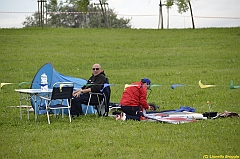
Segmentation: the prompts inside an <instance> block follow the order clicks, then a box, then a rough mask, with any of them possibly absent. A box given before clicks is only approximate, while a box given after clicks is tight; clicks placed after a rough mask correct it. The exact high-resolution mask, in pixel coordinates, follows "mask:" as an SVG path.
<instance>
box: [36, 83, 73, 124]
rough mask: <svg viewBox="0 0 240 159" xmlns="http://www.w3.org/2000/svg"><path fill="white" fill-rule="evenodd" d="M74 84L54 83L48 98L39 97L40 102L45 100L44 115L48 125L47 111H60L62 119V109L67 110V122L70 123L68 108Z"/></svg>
mask: <svg viewBox="0 0 240 159" xmlns="http://www.w3.org/2000/svg"><path fill="white" fill-rule="evenodd" d="M73 87H74V83H73V82H56V83H55V84H54V85H53V90H52V93H51V95H50V97H43V96H40V99H41V100H45V103H46V113H47V118H48V124H50V118H49V111H51V110H55V113H56V112H57V110H58V113H59V112H60V110H62V112H61V113H62V118H63V117H64V109H67V111H68V116H69V120H70V122H71V115H70V108H71V101H72V92H73Z"/></svg>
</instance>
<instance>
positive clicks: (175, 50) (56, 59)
mask: <svg viewBox="0 0 240 159" xmlns="http://www.w3.org/2000/svg"><path fill="white" fill-rule="evenodd" d="M239 50H240V28H218V29H216V28H209V29H195V30H192V29H173V30H146V29H145V30H137V29H132V30H130V29H109V30H107V29H63V28H59V29H51V28H45V29H40V28H32V29H0V55H1V56H0V61H1V64H0V66H1V67H0V71H1V74H0V81H1V83H2V82H9V83H14V84H12V85H5V86H3V87H2V88H1V91H0V103H1V107H0V119H1V120H0V134H1V137H0V158H24V159H26V158H123V159H125V158H157V159H158V158H174V159H175V158H183V159H186V158H194V159H195V158H203V157H208V158H214V156H220V155H222V156H224V157H226V156H225V155H229V156H238V157H240V150H239V143H240V137H239V135H240V127H239V124H240V120H239V118H225V119H216V120H204V121H198V122H196V123H190V124H179V125H173V124H165V123H157V122H136V121H115V119H114V118H112V117H104V118H100V117H97V116H94V115H87V116H83V117H80V118H77V119H75V120H73V122H72V123H71V124H69V121H68V118H66V117H65V118H64V119H58V118H52V119H51V121H52V123H51V125H48V124H47V117H46V116H45V115H42V116H40V117H39V120H38V121H37V122H35V121H34V116H33V114H31V117H30V120H27V115H26V113H25V114H24V115H23V120H20V119H19V110H18V109H14V108H9V107H8V106H16V105H19V94H18V93H16V92H14V89H15V88H18V84H19V83H21V82H31V81H32V79H33V77H34V75H35V73H36V72H37V71H38V69H39V68H40V67H41V66H42V65H43V64H45V63H47V62H51V63H52V64H53V66H54V68H55V70H56V71H58V72H60V73H62V74H64V75H68V76H74V77H80V78H86V79H88V78H89V77H90V74H91V66H92V64H94V63H100V64H101V65H102V68H103V69H104V70H105V73H106V74H107V76H108V78H109V80H110V83H112V84H114V86H112V87H111V89H112V94H111V101H112V102H119V100H120V98H121V94H122V91H123V88H124V85H125V84H129V83H132V82H135V81H139V80H140V79H141V78H143V77H148V78H150V79H151V81H152V84H160V85H161V86H160V87H153V88H152V92H151V93H150V92H149V93H150V95H149V97H148V102H151V103H155V104H156V105H159V106H160V108H159V110H168V109H179V107H180V106H190V107H193V108H195V109H196V112H198V113H203V112H206V111H208V105H207V104H206V102H207V101H209V102H210V106H211V110H212V111H217V112H219V113H220V112H223V111H224V110H227V111H231V112H237V113H240V89H233V90H231V89H230V88H229V83H230V80H233V81H234V85H240V52H239ZM199 80H201V81H202V83H203V84H213V85H216V87H214V88H207V89H201V88H200V87H199V85H198V81H199ZM172 84H186V85H187V86H184V87H176V88H175V89H171V85H172ZM29 86H30V85H23V88H28V87H29ZM204 155H207V156H204ZM220 157H221V156H220Z"/></svg>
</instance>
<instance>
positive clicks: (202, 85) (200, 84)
mask: <svg viewBox="0 0 240 159" xmlns="http://www.w3.org/2000/svg"><path fill="white" fill-rule="evenodd" d="M198 84H199V86H200V88H209V87H216V85H204V84H202V82H201V80H200V81H199V82H198Z"/></svg>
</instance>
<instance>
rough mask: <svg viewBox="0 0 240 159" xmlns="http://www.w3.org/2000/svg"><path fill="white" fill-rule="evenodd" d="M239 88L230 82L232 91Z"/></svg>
mask: <svg viewBox="0 0 240 159" xmlns="http://www.w3.org/2000/svg"><path fill="white" fill-rule="evenodd" d="M237 88H240V86H234V85H233V81H232V80H231V81H230V89H237Z"/></svg>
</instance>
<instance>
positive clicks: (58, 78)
mask: <svg viewBox="0 0 240 159" xmlns="http://www.w3.org/2000/svg"><path fill="white" fill-rule="evenodd" d="M44 73H45V74H46V75H47V82H48V88H49V89H52V88H53V85H54V83H56V82H74V89H78V88H80V87H82V86H83V85H85V84H86V83H87V80H86V79H82V78H76V77H71V76H66V75H63V74H61V73H59V72H57V71H56V70H55V69H54V68H53V66H52V64H51V63H46V64H45V65H43V66H42V67H41V68H40V69H39V70H38V72H37V73H36V75H35V76H34V78H33V81H32V84H31V87H30V88H31V89H41V75H42V74H44ZM40 95H42V96H43V95H46V93H44V92H43V93H41V94H40ZM31 104H32V107H33V109H35V108H34V107H35V100H34V99H31ZM36 105H37V107H39V106H40V111H39V112H38V113H39V114H42V113H44V111H45V103H44V101H43V102H42V103H40V98H38V97H37V99H36ZM41 107H42V108H41ZM41 109H42V110H41ZM90 110H91V109H90ZM92 111H94V110H92ZM90 113H91V112H89V114H90ZM92 113H93V112H92Z"/></svg>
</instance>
